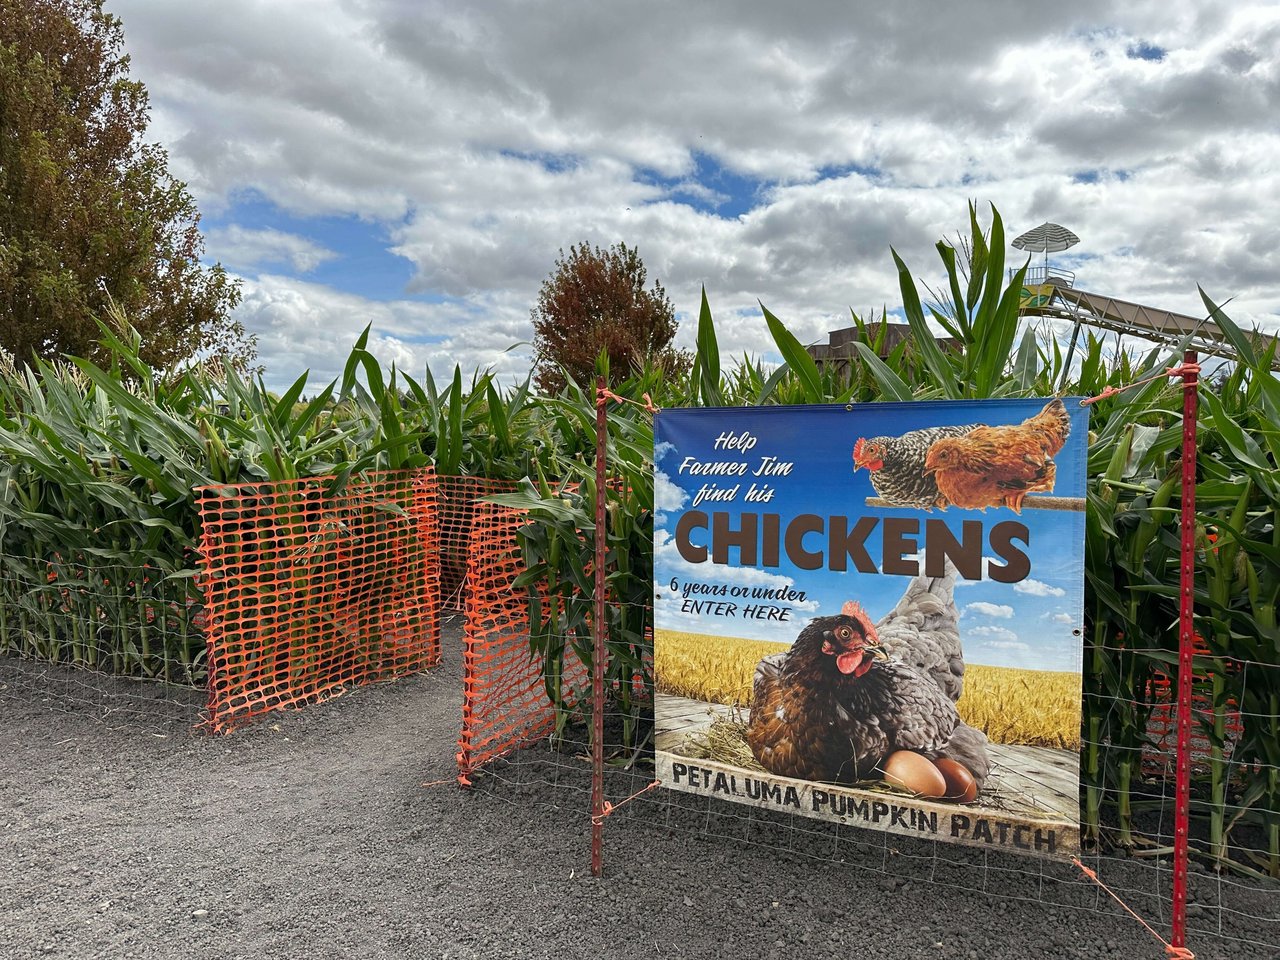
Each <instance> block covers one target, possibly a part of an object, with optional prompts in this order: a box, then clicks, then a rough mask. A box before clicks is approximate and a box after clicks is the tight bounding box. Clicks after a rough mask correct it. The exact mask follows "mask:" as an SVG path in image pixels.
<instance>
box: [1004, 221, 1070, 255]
mask: <svg viewBox="0 0 1280 960" xmlns="http://www.w3.org/2000/svg"><path fill="white" fill-rule="evenodd" d="M1079 242H1080V238H1079V237H1077V236H1076V235H1075V234H1074V233H1072V232H1071V231H1070V230H1068V229H1067V228H1066V227H1064V226H1062V224H1060V223H1049V222H1048V221H1046V222H1044V223H1042V224H1040V226H1038V227H1035V228H1034V229H1031V230H1028V231H1027V232H1026V233H1024V234H1022V235H1021V236H1020V237H1016V238H1014V241H1013V245H1014V246H1015V247H1017V248H1018V249H1019V250H1030V251H1034V252H1036V253H1057V252H1058V251H1059V250H1066V249H1067V248H1068V247H1074V246H1075V245H1076V244H1077V243H1079Z"/></svg>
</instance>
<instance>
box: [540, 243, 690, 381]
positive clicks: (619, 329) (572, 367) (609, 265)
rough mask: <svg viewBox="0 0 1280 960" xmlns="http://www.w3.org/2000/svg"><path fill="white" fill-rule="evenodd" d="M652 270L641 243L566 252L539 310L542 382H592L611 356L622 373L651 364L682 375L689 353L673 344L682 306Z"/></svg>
mask: <svg viewBox="0 0 1280 960" xmlns="http://www.w3.org/2000/svg"><path fill="white" fill-rule="evenodd" d="M645 278H646V271H645V267H644V263H643V262H641V260H640V253H639V250H638V248H636V247H628V246H627V245H626V244H625V243H618V244H615V245H614V246H612V247H610V248H609V249H608V250H602V249H600V248H599V247H595V248H592V247H590V246H589V245H588V244H586V243H585V242H584V243H581V244H578V245H577V246H571V247H570V248H569V254H568V256H565V254H564V251H563V250H562V251H561V252H560V258H559V259H558V260H557V261H556V266H555V270H554V271H552V274H551V276H550V277H548V278H547V279H546V280H544V281H543V283H542V289H541V290H540V291H539V292H538V302H537V304H536V305H535V306H534V308H533V330H534V338H533V348H534V381H535V382H536V383H537V385H538V388H539V389H540V390H542V391H543V392H545V393H548V394H551V393H555V392H557V391H558V390H560V389H561V388H562V387H563V386H564V385H565V383H566V380H573V381H576V382H578V383H588V382H590V380H591V377H592V375H593V374H594V373H595V370H596V362H597V359H598V358H599V357H600V356H601V355H602V354H603V355H604V356H606V357H607V358H608V367H609V368H611V369H612V370H613V371H615V373H616V377H617V379H624V378H626V377H627V376H629V375H630V373H631V371H632V370H636V369H639V368H642V367H644V366H646V365H649V366H655V365H656V366H659V367H662V368H663V369H665V370H666V371H667V373H668V375H671V376H681V375H683V374H684V372H685V371H686V370H688V368H689V358H688V357H687V356H685V355H683V354H681V353H679V352H678V351H676V350H674V349H672V347H671V340H672V338H674V337H675V335H676V315H675V309H674V307H672V305H671V301H670V299H668V297H667V294H666V291H665V290H663V289H662V284H660V283H658V282H657V281H656V280H655V281H654V283H653V287H652V289H648V290H646V289H645Z"/></svg>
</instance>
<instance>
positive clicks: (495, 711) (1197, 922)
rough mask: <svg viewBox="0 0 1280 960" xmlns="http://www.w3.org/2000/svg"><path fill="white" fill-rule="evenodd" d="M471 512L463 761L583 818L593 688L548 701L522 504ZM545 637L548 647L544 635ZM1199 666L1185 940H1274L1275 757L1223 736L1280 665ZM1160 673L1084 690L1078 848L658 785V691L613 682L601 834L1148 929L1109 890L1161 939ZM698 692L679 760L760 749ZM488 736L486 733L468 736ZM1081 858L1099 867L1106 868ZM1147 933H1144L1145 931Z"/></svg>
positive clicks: (1263, 947) (1241, 945) (729, 712)
mask: <svg viewBox="0 0 1280 960" xmlns="http://www.w3.org/2000/svg"><path fill="white" fill-rule="evenodd" d="M479 518H480V514H478V515H477V525H476V529H475V536H476V537H477V540H478V541H482V543H477V544H476V546H475V548H474V549H473V552H472V555H471V567H470V571H469V582H470V583H471V584H472V585H473V586H474V587H477V588H478V589H473V592H472V593H471V598H470V603H469V606H468V640H467V642H468V648H467V657H468V660H469V661H470V662H471V664H472V665H473V666H475V667H477V668H478V667H480V665H483V667H482V669H476V670H469V671H468V674H467V676H468V686H467V689H466V691H465V696H466V697H467V701H468V706H467V707H466V708H465V709H466V712H467V716H468V719H467V722H466V726H464V734H463V742H462V744H461V749H460V754H459V760H460V771H461V772H462V774H463V777H464V780H465V781H467V782H474V783H475V784H476V787H477V789H479V790H481V791H482V792H484V793H486V794H489V795H493V796H495V797H496V798H501V799H514V800H515V801H517V802H518V801H519V798H521V797H522V796H525V795H541V796H545V795H546V793H547V791H548V790H550V791H551V792H552V795H554V796H555V797H556V798H557V799H556V800H555V801H554V802H555V803H556V804H557V805H558V806H561V807H562V809H563V810H564V814H565V816H569V817H572V816H580V817H584V818H590V816H591V809H592V799H591V765H590V736H589V731H588V721H589V708H588V704H589V702H590V700H589V697H587V696H585V695H584V694H585V690H581V688H579V689H580V690H581V692H580V694H579V696H578V697H577V698H576V699H575V701H574V704H575V706H574V707H573V708H572V709H569V710H567V711H562V712H561V715H559V716H557V715H556V710H555V708H554V707H553V705H552V701H551V698H550V697H549V696H548V694H547V687H546V679H547V678H546V677H545V675H544V672H543V670H542V669H541V666H540V664H539V663H538V662H537V661H536V660H535V659H534V658H533V657H532V656H531V655H530V648H529V643H528V636H527V631H528V615H527V611H526V610H525V609H524V601H523V600H522V598H521V593H522V591H521V590H519V589H515V585H516V581H517V577H519V576H520V573H521V571H522V563H521V560H520V554H519V540H518V531H519V528H520V527H521V525H522V524H524V523H527V522H528V521H527V518H526V517H524V516H523V515H522V514H521V513H519V512H518V511H512V510H508V509H505V508H490V509H488V510H486V511H485V512H484V513H483V520H481V519H479ZM523 592H525V593H527V587H526V588H524V591H523ZM499 625H500V626H499ZM561 639H562V644H563V646H564V648H565V649H566V650H573V649H574V648H575V641H576V640H578V639H579V638H577V637H571V636H564V637H563V638H561ZM540 643H541V645H542V646H544V647H545V645H546V641H545V638H543V639H542V640H541V641H540ZM1100 653H1101V654H1102V655H1103V656H1104V657H1105V658H1107V659H1108V660H1111V659H1114V660H1116V661H1118V662H1123V659H1124V657H1125V656H1126V655H1131V654H1132V653H1133V651H1132V650H1125V649H1123V648H1115V649H1104V650H1102V651H1100ZM1200 664H1201V666H1202V667H1203V668H1204V669H1203V670H1202V672H1201V673H1200V674H1199V675H1198V677H1197V680H1196V684H1195V689H1196V690H1197V693H1198V700H1197V721H1196V727H1197V733H1196V736H1195V738H1194V739H1193V744H1192V749H1193V771H1194V773H1195V779H1194V782H1193V795H1194V804H1193V813H1194V818H1193V835H1192V838H1191V840H1192V850H1193V854H1194V859H1193V869H1192V875H1191V882H1190V891H1189V892H1190V900H1189V906H1188V911H1187V926H1186V929H1187V932H1188V935H1189V937H1190V939H1189V940H1188V943H1189V945H1190V946H1192V947H1193V948H1194V947H1195V946H1196V943H1197V939H1196V938H1199V940H1200V942H1201V943H1203V944H1211V945H1213V947H1214V949H1218V950H1224V951H1229V952H1230V955H1232V956H1259V957H1261V956H1272V955H1275V953H1276V952H1277V951H1280V896H1277V894H1280V886H1278V885H1277V882H1276V879H1275V870H1274V866H1273V864H1272V861H1271V859H1270V852H1269V844H1270V833H1269V829H1270V825H1271V824H1273V823H1274V822H1275V818H1276V811H1274V810H1269V809H1266V808H1265V804H1260V802H1259V800H1260V797H1261V796H1262V792H1261V788H1260V787H1258V786H1257V784H1259V783H1268V782H1270V778H1273V777H1274V776H1275V768H1274V767H1272V766H1269V765H1267V764H1258V763H1256V762H1255V763H1252V764H1245V763H1244V762H1243V761H1241V760H1239V759H1235V760H1233V759H1232V758H1233V757H1238V756H1239V755H1238V754H1237V753H1233V749H1232V748H1233V744H1234V743H1235V742H1236V741H1237V739H1238V738H1240V737H1241V736H1243V735H1244V734H1245V733H1246V732H1247V731H1249V730H1250V727H1251V725H1255V726H1256V725H1257V724H1262V723H1270V722H1272V720H1271V718H1270V717H1265V716H1251V715H1250V714H1249V712H1248V711H1247V710H1241V709H1240V706H1239V704H1240V703H1241V702H1244V701H1245V700H1246V698H1245V697H1244V696H1243V695H1242V690H1241V688H1240V687H1239V685H1238V684H1240V683H1246V682H1247V678H1248V676H1249V674H1250V673H1251V672H1252V673H1254V674H1255V675H1256V674H1260V673H1262V672H1263V671H1270V670H1274V669H1275V668H1274V667H1271V666H1268V665H1263V664H1259V663H1244V662H1237V663H1235V664H1233V665H1230V666H1229V668H1228V670H1227V671H1226V673H1227V674H1229V676H1230V677H1231V678H1232V680H1231V682H1230V683H1229V684H1226V686H1225V687H1224V683H1223V676H1222V675H1220V674H1222V671H1221V663H1220V662H1219V661H1217V660H1213V661H1209V660H1203V659H1202V660H1201V661H1200ZM1211 668H1214V669H1211ZM573 669H574V671H575V674H574V675H575V677H577V678H581V679H582V680H585V679H586V674H587V671H586V670H585V669H584V668H583V667H582V666H581V664H580V663H578V662H576V661H575V663H574V668H573ZM1215 669H1216V670H1217V671H1218V672H1215ZM1272 679H1274V678H1272ZM1266 682H1267V683H1270V682H1271V680H1270V679H1268V680H1267V681H1266ZM1166 684H1167V677H1165V676H1164V675H1162V674H1160V673H1159V672H1157V673H1155V674H1153V676H1152V678H1151V682H1150V684H1143V685H1140V686H1141V689H1142V691H1143V696H1141V697H1139V698H1134V699H1125V698H1123V697H1116V696H1114V695H1113V694H1112V693H1107V692H1104V691H1102V690H1100V689H1097V688H1096V687H1095V688H1094V689H1092V690H1086V711H1085V712H1086V717H1088V716H1090V715H1093V716H1095V717H1101V718H1102V719H1103V721H1104V722H1102V723H1101V724H1099V725H1098V726H1096V727H1094V728H1092V729H1094V730H1095V732H1096V731H1103V735H1101V736H1098V737H1096V738H1094V739H1092V740H1091V739H1090V736H1089V730H1090V729H1091V728H1090V726H1089V724H1088V721H1087V720H1086V725H1085V729H1084V736H1083V742H1082V744H1081V746H1080V755H1081V758H1082V765H1081V772H1082V781H1083V784H1082V786H1081V788H1080V792H1079V795H1078V800H1079V806H1080V809H1081V811H1082V816H1083V818H1084V824H1083V826H1084V831H1083V840H1084V843H1083V847H1082V849H1081V851H1080V853H1079V854H1078V857H1079V861H1080V862H1079V864H1077V863H1073V862H1072V861H1071V860H1070V859H1068V858H1066V857H1063V856H1058V857H1043V856H1041V857H1023V856H1017V855H1013V854H1010V853H1008V852H1005V851H1004V850H1001V849H998V847H997V845H995V844H993V845H992V846H991V847H990V848H989V849H983V848H982V847H981V846H978V847H974V846H957V845H954V844H952V843H948V842H946V841H945V840H942V839H933V838H929V837H904V836H901V835H897V834H892V833H888V832H884V831H878V830H874V829H866V828H864V827H859V826H855V825H853V824H854V823H855V822H856V821H857V818H855V817H852V816H851V817H847V818H844V822H823V821H815V820H809V819H805V818H803V817H800V816H795V815H792V814H791V813H789V812H787V811H786V810H785V809H784V808H783V807H782V806H781V805H780V806H779V809H777V810H768V809H761V808H759V807H756V806H751V805H747V804H743V803H735V802H730V801H727V800H725V799H721V798H720V797H717V796H714V795H705V796H704V795H695V794H689V793H682V792H678V791H673V790H670V789H667V788H666V787H665V786H657V785H656V784H655V772H654V771H655V766H654V727H653V697H652V690H651V689H650V690H649V691H648V694H649V695H648V697H647V702H645V701H644V700H642V701H641V703H642V710H643V712H644V713H645V718H646V722H643V723H641V724H639V725H637V724H635V722H634V721H635V717H634V716H633V715H624V714H623V713H622V712H621V711H619V710H618V709H617V699H616V697H613V698H610V703H611V704H612V705H611V706H610V707H609V708H607V709H608V712H607V713H606V715H605V727H606V731H607V732H606V741H605V742H606V762H605V768H604V784H605V797H606V803H605V818H604V822H605V823H606V824H607V830H606V836H607V837H615V836H616V835H617V833H618V832H620V831H630V830H642V831H653V830H657V831H662V832H665V833H667V834H683V835H686V836H687V837H689V838H690V839H691V840H694V841H697V842H707V843H713V844H721V845H735V844H749V845H753V846H757V847H763V848H766V849H768V850H772V851H777V852H779V853H785V854H787V855H790V856H797V857H804V858H810V859H815V860H821V861H826V862H832V863H839V864H844V865H847V866H848V867H849V868H851V869H854V870H857V871H859V872H860V873H866V874H868V875H870V876H872V877H874V878H875V880H876V881H877V882H879V883H880V884H881V885H882V887H884V888H885V889H893V888H894V885H901V884H904V883H928V884H936V885H938V886H939V887H940V888H948V887H950V888H954V889H964V890H970V891H972V890H981V891H984V892H988V893H990V894H991V895H992V896H995V897H999V898H1005V899H1009V900H1011V901H1022V902H1033V903H1037V904H1041V905H1043V906H1045V907H1048V908H1051V909H1055V910H1057V909H1064V910H1068V911H1071V912H1072V913H1073V914H1075V915H1078V916H1079V917H1080V923H1081V925H1083V926H1086V927H1087V926H1088V925H1089V924H1090V923H1091V922H1092V921H1090V920H1089V919H1088V918H1089V917H1090V916H1094V917H1107V918H1114V920H1115V924H1116V929H1123V928H1124V926H1125V925H1126V924H1128V925H1132V926H1133V928H1134V929H1138V930H1141V928H1140V927H1139V926H1138V922H1137V921H1135V920H1132V919H1131V918H1130V917H1129V915H1128V914H1127V913H1125V911H1124V909H1123V908H1122V907H1121V906H1120V905H1119V903H1117V901H1116V900H1115V899H1113V895H1112V894H1114V896H1115V897H1119V898H1120V900H1122V901H1123V902H1124V904H1126V905H1127V906H1128V907H1129V908H1131V909H1132V910H1133V911H1134V912H1135V913H1137V914H1138V916H1139V917H1141V918H1142V919H1143V920H1145V921H1146V922H1147V923H1149V924H1150V926H1151V928H1152V936H1151V937H1150V938H1149V939H1147V940H1146V941H1145V942H1147V943H1148V944H1150V945H1152V946H1153V955H1154V951H1155V950H1158V949H1159V939H1160V938H1163V939H1165V940H1167V939H1168V937H1169V935H1170V934H1169V931H1170V924H1171V918H1172V910H1173V900H1172V894H1171V883H1172V862H1171V857H1172V851H1173V841H1174V816H1173V812H1174V796H1173V782H1172V766H1171V762H1172V761H1171V757H1172V754H1171V752H1170V742H1169V736H1170V728H1169V706H1168V698H1167V686H1166ZM498 691H501V693H497V692H498ZM512 691H519V693H518V695H516V694H513V693H512ZM606 693H608V691H606ZM615 693H616V691H615ZM704 706H705V709H704V711H703V715H704V718H705V719H704V722H702V723H701V724H693V725H692V728H691V729H692V734H691V736H690V737H689V740H690V741H691V742H690V744H689V745H688V747H689V748H690V749H688V751H687V752H688V753H689V754H690V759H689V765H690V766H696V765H697V764H698V763H699V761H698V759H697V757H698V756H699V755H700V756H703V757H706V758H708V759H709V760H711V761H712V764H714V763H717V762H719V761H723V760H726V759H727V760H729V761H730V762H732V763H733V764H735V765H738V766H746V767H747V768H748V769H749V768H750V766H751V765H752V764H753V762H754V761H753V760H752V758H751V756H750V752H749V749H748V748H746V746H745V744H744V743H743V742H742V739H741V733H740V732H738V733H736V734H735V732H734V729H733V728H734V727H735V726H737V727H739V728H740V727H741V726H742V724H743V722H744V721H745V719H746V717H747V716H748V715H749V704H737V705H728V704H711V703H708V704H706V705H704ZM1001 719H1003V720H1007V719H1008V718H1007V717H1004V718H1001ZM624 729H630V730H632V731H633V735H632V736H631V737H630V739H627V738H625V737H624V736H623V733H622V732H623V730H624ZM553 731H555V732H556V733H555V735H553ZM988 732H989V733H990V734H992V735H994V733H995V731H994V729H992V730H990V731H988ZM735 737H736V743H733V742H732V741H734V739H735ZM468 738H470V739H468ZM726 741H729V742H728V743H726ZM482 742H483V747H482V749H477V746H478V745H480V744H481V743H482ZM726 751H727V752H726ZM734 751H736V752H734ZM709 766H710V764H709ZM1215 769H1216V770H1217V772H1216V773H1215V772H1214V771H1215ZM1250 784H1253V786H1252V787H1251V786H1250ZM1091 805H1092V806H1091ZM888 806H889V805H888V804H886V807H888ZM944 833H945V831H944ZM584 855H585V840H584ZM606 862H607V861H606ZM1083 868H1087V869H1088V870H1091V871H1093V872H1094V874H1096V876H1097V877H1098V878H1099V879H1100V881H1101V883H1099V882H1098V881H1096V880H1095V879H1093V878H1092V877H1090V876H1089V875H1088V874H1087V873H1086V872H1085V869H1083ZM1269 873H1270V876H1269V875H1268V874H1269ZM1102 884H1105V885H1106V887H1105V888H1104V886H1103V885H1102ZM1107 888H1109V889H1110V891H1112V893H1108V892H1107ZM1141 935H1142V937H1143V938H1147V937H1148V934H1147V933H1146V932H1142V934H1141ZM1141 942H1143V941H1139V943H1141ZM1202 955H1206V954H1202ZM1207 955H1213V954H1207ZM1224 955H1225V954H1224Z"/></svg>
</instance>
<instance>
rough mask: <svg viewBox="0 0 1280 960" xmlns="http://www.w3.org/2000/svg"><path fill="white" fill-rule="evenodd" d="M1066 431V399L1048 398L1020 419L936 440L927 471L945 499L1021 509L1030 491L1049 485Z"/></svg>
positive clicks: (982, 506) (926, 462)
mask: <svg viewBox="0 0 1280 960" xmlns="http://www.w3.org/2000/svg"><path fill="white" fill-rule="evenodd" d="M1070 432H1071V419H1070V417H1069V416H1068V415H1067V408H1066V405H1065V404H1063V402H1062V401H1061V400H1051V401H1050V402H1049V403H1047V404H1046V405H1045V407H1044V409H1043V410H1041V411H1040V412H1039V413H1037V414H1036V415H1035V416H1034V417H1029V418H1027V419H1026V420H1024V421H1023V422H1022V423H1017V424H1008V425H1005V426H998V427H985V426H984V427H974V428H973V429H972V430H970V431H969V432H968V433H967V434H965V435H964V436H963V437H945V438H943V439H941V440H938V441H936V442H935V443H934V444H933V445H932V446H931V447H930V448H929V453H928V456H926V457H925V460H924V467H925V471H926V472H927V473H931V474H933V477H934V480H935V481H936V482H937V484H938V492H939V494H940V495H941V496H942V498H943V499H944V500H945V501H946V502H947V503H948V504H951V505H954V506H957V507H965V508H968V509H976V510H985V509H986V508H987V507H1008V508H1009V509H1011V510H1012V511H1013V512H1014V513H1021V512H1022V501H1023V500H1024V499H1025V498H1026V496H1027V494H1028V493H1038V492H1039V493H1047V492H1050V491H1052V490H1053V482H1054V479H1055V478H1056V476H1057V467H1056V466H1055V464H1054V462H1053V456H1054V455H1055V454H1056V453H1058V452H1059V451H1060V450H1061V449H1062V447H1063V445H1064V444H1065V443H1066V442H1067V435H1068V434H1069V433H1070Z"/></svg>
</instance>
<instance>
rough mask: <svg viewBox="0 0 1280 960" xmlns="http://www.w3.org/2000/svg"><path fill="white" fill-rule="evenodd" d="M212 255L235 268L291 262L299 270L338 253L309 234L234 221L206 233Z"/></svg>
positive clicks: (318, 264)
mask: <svg viewBox="0 0 1280 960" xmlns="http://www.w3.org/2000/svg"><path fill="white" fill-rule="evenodd" d="M205 241H206V244H207V249H208V253H209V256H211V257H213V258H214V259H215V260H220V261H221V262H222V263H223V264H225V265H226V266H228V267H231V268H235V269H254V268H258V267H261V266H265V265H275V266H279V265H282V264H288V265H290V266H292V267H293V269H294V270H296V271H298V272H299V273H307V272H309V271H311V270H314V269H315V268H316V267H318V266H320V264H322V263H325V262H326V261H328V260H333V259H334V258H335V257H337V256H338V255H337V254H336V253H334V252H333V251H332V250H328V249H326V248H325V247H322V246H321V245H320V244H318V243H313V242H311V241H310V240H308V239H307V238H306V237H300V236H298V235H297V234H294V233H285V232H284V231H282V230H271V229H265V230H250V229H247V228H245V227H241V226H237V225H235V224H233V225H231V226H229V227H224V228H222V229H219V230H210V231H209V232H208V233H207V234H205Z"/></svg>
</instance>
